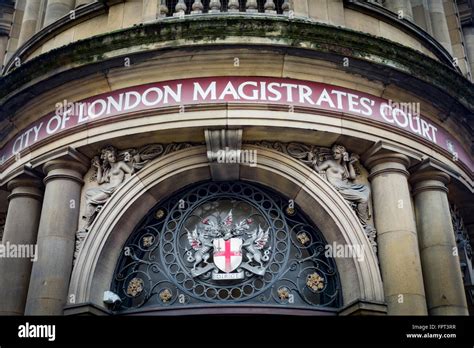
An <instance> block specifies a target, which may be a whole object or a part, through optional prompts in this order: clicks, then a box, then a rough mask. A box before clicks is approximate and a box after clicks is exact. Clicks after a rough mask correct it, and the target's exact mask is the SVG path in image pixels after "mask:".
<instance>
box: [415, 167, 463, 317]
mask: <svg viewBox="0 0 474 348" xmlns="http://www.w3.org/2000/svg"><path fill="white" fill-rule="evenodd" d="M423 166H424V165H423ZM424 167H425V168H420V169H419V170H418V171H416V172H415V173H414V174H413V175H412V177H411V179H410V181H411V182H412V183H413V194H414V198H415V211H416V222H417V230H418V239H419V244H420V254H421V264H422V267H423V277H424V283H425V289H426V299H427V304H428V312H429V314H430V315H468V310H467V302H466V296H465V293H464V284H463V280H462V274H461V266H460V264H459V257H458V254H457V248H456V240H455V237H454V231H453V225H452V222H451V213H450V210H449V203H448V196H447V193H448V189H447V187H446V184H447V183H448V182H449V175H448V174H446V173H443V172H442V171H439V170H436V169H433V168H429V167H428V166H424Z"/></svg>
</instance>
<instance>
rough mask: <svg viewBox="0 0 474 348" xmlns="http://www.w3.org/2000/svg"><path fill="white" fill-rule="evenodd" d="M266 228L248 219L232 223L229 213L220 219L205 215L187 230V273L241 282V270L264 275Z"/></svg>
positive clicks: (268, 253)
mask: <svg viewBox="0 0 474 348" xmlns="http://www.w3.org/2000/svg"><path fill="white" fill-rule="evenodd" d="M269 230H270V229H269V228H267V229H263V228H262V227H261V226H260V225H258V226H257V225H256V224H254V221H253V220H252V219H250V218H246V219H241V220H240V221H239V222H234V218H233V215H232V210H230V211H229V213H228V214H227V215H226V216H225V218H223V219H222V218H221V217H220V215H218V216H214V215H211V216H208V217H206V218H205V219H203V220H202V221H201V224H199V226H196V227H195V228H194V229H193V230H192V231H189V230H187V233H188V241H189V244H190V246H191V248H192V249H193V250H194V252H193V250H189V251H188V252H187V255H188V261H189V262H192V263H193V267H192V269H191V274H192V276H193V277H199V276H201V275H203V274H206V273H208V272H211V273H212V279H214V280H229V279H243V278H244V277H245V273H244V272H245V271H248V272H250V273H253V274H256V275H260V276H261V275H263V274H265V269H266V265H265V263H266V262H267V261H268V260H269V259H270V248H266V245H267V242H268V233H269Z"/></svg>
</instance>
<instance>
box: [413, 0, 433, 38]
mask: <svg viewBox="0 0 474 348" xmlns="http://www.w3.org/2000/svg"><path fill="white" fill-rule="evenodd" d="M411 4H412V9H413V21H414V22H415V23H416V24H417V25H418V26H420V27H422V28H423V29H424V30H425V31H426V32H427V33H428V34H431V35H432V34H433V29H432V27H431V18H430V11H429V7H428V0H411Z"/></svg>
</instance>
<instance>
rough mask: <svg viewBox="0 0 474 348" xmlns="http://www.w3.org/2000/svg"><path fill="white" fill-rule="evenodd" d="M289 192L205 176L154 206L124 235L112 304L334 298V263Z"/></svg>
mask: <svg viewBox="0 0 474 348" xmlns="http://www.w3.org/2000/svg"><path fill="white" fill-rule="evenodd" d="M326 245H327V243H326V241H325V240H324V238H323V236H322V234H321V232H320V231H319V230H318V229H317V228H316V227H315V226H312V224H310V223H309V219H308V218H307V217H305V216H304V214H303V213H302V212H301V211H300V209H299V208H298V207H297V206H296V205H293V203H292V201H289V200H288V199H285V198H284V197H281V196H280V195H279V194H277V193H275V192H273V191H272V190H269V189H267V188H263V187H260V186H257V185H255V184H249V183H244V182H223V183H215V182H206V183H202V184H199V185H197V186H194V187H191V188H188V189H185V190H184V191H181V192H179V193H177V194H175V195H173V196H172V197H171V198H168V199H166V200H165V201H163V202H162V203H160V204H158V205H157V206H156V207H154V208H153V209H151V210H150V211H149V213H148V214H147V215H146V216H145V217H144V218H143V220H142V221H141V223H140V224H139V225H138V226H137V228H136V229H135V230H134V232H133V233H132V234H131V236H130V237H129V239H128V241H127V242H126V244H125V246H124V249H123V252H122V254H121V257H120V259H119V261H118V264H117V268H116V271H115V275H114V280H113V284H112V286H111V290H112V291H114V292H115V293H116V294H117V295H118V296H119V297H120V299H121V302H120V303H119V304H117V305H116V306H115V308H114V310H116V311H118V312H123V311H127V310H137V309H139V308H147V309H150V308H153V307H154V308H160V307H169V308H176V307H180V306H181V307H183V306H187V307H190V306H191V307H193V306H202V305H208V306H216V305H217V306H218V305H239V304H246V305H247V304H251V305H260V306H262V307H268V306H272V307H273V306H277V307H285V308H292V307H293V308H300V309H301V308H314V309H317V308H321V307H325V308H337V307H339V306H340V305H341V303H342V294H341V287H340V281H339V276H338V272H337V269H336V264H335V262H334V260H333V259H332V258H328V257H326V256H325V246H326Z"/></svg>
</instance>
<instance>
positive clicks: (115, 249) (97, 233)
mask: <svg viewBox="0 0 474 348" xmlns="http://www.w3.org/2000/svg"><path fill="white" fill-rule="evenodd" d="M258 151H259V152H258V155H259V162H258V165H257V166H256V167H249V166H241V168H240V181H241V182H250V183H257V185H259V186H260V187H266V188H270V189H272V190H273V191H276V192H278V194H279V195H281V197H286V198H288V199H292V200H294V202H295V203H296V205H297V206H298V207H299V209H301V210H302V212H303V213H304V215H305V217H306V218H307V219H308V221H309V222H310V223H311V224H312V225H313V226H315V227H317V229H318V230H319V231H320V233H321V236H322V238H323V239H324V240H325V241H326V242H327V243H328V244H333V243H336V244H340V245H358V246H361V250H362V253H363V254H362V257H361V258H359V259H358V258H356V257H355V256H354V257H338V258H335V259H334V261H335V264H336V268H337V270H338V274H339V279H340V287H341V298H342V299H341V302H342V303H341V304H340V306H339V307H340V308H343V307H344V306H347V305H348V304H351V303H354V302H357V301H369V302H370V301H371V302H377V303H380V302H383V300H384V296H383V287H382V282H381V278H380V273H379V268H378V264H377V259H376V256H375V254H374V253H373V251H372V249H371V247H370V245H369V242H368V240H367V238H366V236H365V234H364V232H363V229H362V226H361V225H360V223H359V222H358V219H357V217H356V216H355V213H354V212H353V211H352V210H351V208H350V207H349V206H348V204H347V203H346V202H345V201H344V199H343V198H342V197H341V196H340V195H339V194H338V193H337V191H336V190H335V189H334V188H333V187H332V186H330V185H329V184H328V183H327V182H326V181H325V180H323V179H322V178H321V177H320V176H319V175H317V174H315V173H313V172H312V171H311V170H310V169H309V168H307V167H305V166H304V165H302V164H301V163H299V162H297V161H296V160H294V159H292V158H290V157H288V156H286V155H284V154H282V153H278V152H276V151H274V150H271V149H263V148H259V149H258ZM210 179H211V176H210V170H209V162H208V159H207V156H206V149H205V148H204V147H193V148H189V149H186V150H181V151H177V152H175V153H172V154H169V155H167V156H164V157H162V158H159V159H157V160H156V161H154V162H152V163H150V164H149V165H148V166H147V167H145V168H143V169H142V170H141V171H140V172H139V173H138V174H137V175H135V176H133V177H132V178H131V179H130V180H129V181H128V182H127V183H126V184H125V185H123V186H122V187H121V188H120V189H119V190H117V191H116V192H115V193H114V195H113V196H112V198H111V199H110V201H109V202H108V203H107V204H106V206H104V208H103V210H102V211H101V212H100V214H99V216H98V217H97V219H96V221H95V223H94V224H93V226H92V228H91V231H90V232H89V234H88V236H87V238H86V239H85V241H84V245H83V247H82V249H81V252H80V253H79V255H78V259H77V260H76V266H75V268H74V270H73V274H72V278H71V286H70V293H71V294H74V295H75V297H76V302H77V303H86V302H89V303H93V304H95V305H97V306H102V307H103V306H104V304H103V303H102V301H103V293H104V291H106V290H110V287H111V284H113V279H114V273H115V270H116V267H117V262H118V260H119V259H120V256H121V255H122V254H123V252H124V247H125V246H126V242H127V240H128V239H129V237H130V236H131V234H132V232H133V231H134V229H135V228H136V227H137V226H138V225H139V223H140V221H141V220H142V218H143V217H144V216H146V215H147V213H148V212H149V211H150V209H151V208H152V207H155V206H157V205H158V204H159V203H160V202H163V200H164V199H166V198H168V197H172V196H173V194H175V193H176V192H178V191H180V190H181V189H183V188H185V187H189V186H190V185H193V184H195V183H199V182H206V181H210Z"/></svg>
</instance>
